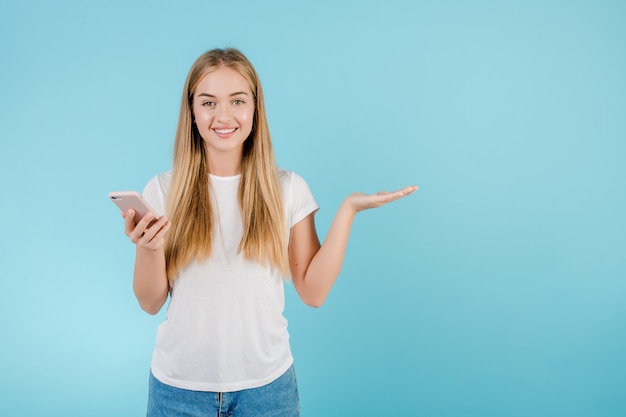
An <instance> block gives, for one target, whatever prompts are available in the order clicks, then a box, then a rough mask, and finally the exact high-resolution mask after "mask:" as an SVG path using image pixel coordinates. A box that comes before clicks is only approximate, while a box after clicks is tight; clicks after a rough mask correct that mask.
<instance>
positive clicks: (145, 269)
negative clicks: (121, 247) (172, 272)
mask: <svg viewBox="0 0 626 417" xmlns="http://www.w3.org/2000/svg"><path fill="white" fill-rule="evenodd" d="M133 290H134V291H135V296H136V297H137V301H139V305H140V306H141V308H142V309H143V310H144V311H146V312H147V313H149V314H156V313H158V312H159V310H160V309H161V307H162V306H163V304H165V301H166V300H167V295H168V292H169V284H168V281H167V275H166V273H165V253H164V252H163V249H162V248H161V249H156V250H153V249H147V248H143V247H141V246H137V253H136V257H135V275H134V280H133Z"/></svg>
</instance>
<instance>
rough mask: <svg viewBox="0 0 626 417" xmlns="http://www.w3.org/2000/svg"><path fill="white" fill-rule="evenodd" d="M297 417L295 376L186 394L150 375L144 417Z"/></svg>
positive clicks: (297, 400)
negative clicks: (253, 385)
mask: <svg viewBox="0 0 626 417" xmlns="http://www.w3.org/2000/svg"><path fill="white" fill-rule="evenodd" d="M248 416H250V417H299V416H300V405H299V398H298V386H297V382H296V373H295V371H294V369H293V366H291V367H290V368H289V369H287V371H286V372H285V373H284V374H282V375H281V376H280V377H279V378H278V379H277V380H275V381H274V382H271V383H269V384H267V385H265V386H262V387H259V388H252V389H246V390H243V391H235V392H223V393H220V392H206V391H190V390H186V389H181V388H175V387H172V386H169V385H166V384H164V383H162V382H161V381H159V380H158V379H156V378H155V377H154V375H152V372H150V387H149V393H148V413H147V417H248Z"/></svg>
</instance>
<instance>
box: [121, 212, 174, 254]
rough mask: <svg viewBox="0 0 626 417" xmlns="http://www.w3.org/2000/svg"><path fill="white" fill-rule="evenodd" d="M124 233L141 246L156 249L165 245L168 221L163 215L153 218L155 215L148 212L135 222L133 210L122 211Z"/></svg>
mask: <svg viewBox="0 0 626 417" xmlns="http://www.w3.org/2000/svg"><path fill="white" fill-rule="evenodd" d="M122 217H124V233H125V234H126V236H128V237H129V238H130V241H131V242H133V243H134V244H136V245H137V246H140V247H142V248H146V249H151V250H157V249H161V248H163V246H164V245H165V235H166V234H167V231H168V230H169V228H170V225H171V223H170V221H169V220H168V219H167V217H165V216H161V217H160V218H159V219H158V220H155V218H156V217H155V215H154V214H152V213H148V214H146V215H145V216H143V217H142V219H141V220H139V222H137V224H135V211H134V210H133V209H130V210H128V211H127V212H126V213H124V212H122Z"/></svg>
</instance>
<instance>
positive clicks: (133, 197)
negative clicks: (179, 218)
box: [109, 191, 161, 223]
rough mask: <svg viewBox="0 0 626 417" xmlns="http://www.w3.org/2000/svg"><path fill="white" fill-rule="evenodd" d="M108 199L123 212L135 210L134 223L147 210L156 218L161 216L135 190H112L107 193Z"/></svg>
mask: <svg viewBox="0 0 626 417" xmlns="http://www.w3.org/2000/svg"><path fill="white" fill-rule="evenodd" d="M109 199H111V201H112V202H114V203H115V205H116V206H117V207H119V208H120V210H122V211H123V212H124V213H126V212H127V211H128V210H130V209H133V210H135V223H137V222H139V220H141V219H142V218H143V216H145V215H146V214H147V213H148V212H151V213H152V214H154V215H155V216H157V218H159V217H161V214H160V213H157V212H156V210H154V209H153V208H152V207H150V204H148V202H147V201H146V200H144V198H143V197H142V196H141V194H139V193H138V192H137V191H114V192H112V193H109Z"/></svg>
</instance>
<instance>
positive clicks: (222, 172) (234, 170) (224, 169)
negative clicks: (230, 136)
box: [207, 154, 241, 177]
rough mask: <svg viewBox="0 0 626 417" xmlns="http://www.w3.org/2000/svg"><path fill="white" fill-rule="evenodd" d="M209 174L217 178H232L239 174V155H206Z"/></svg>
mask: <svg viewBox="0 0 626 417" xmlns="http://www.w3.org/2000/svg"><path fill="white" fill-rule="evenodd" d="M207 162H208V166H209V173H211V174H213V175H216V176H218V177H232V176H233V175H237V174H241V154H233V155H219V156H215V155H213V157H212V156H211V155H207Z"/></svg>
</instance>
